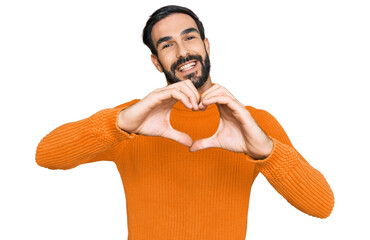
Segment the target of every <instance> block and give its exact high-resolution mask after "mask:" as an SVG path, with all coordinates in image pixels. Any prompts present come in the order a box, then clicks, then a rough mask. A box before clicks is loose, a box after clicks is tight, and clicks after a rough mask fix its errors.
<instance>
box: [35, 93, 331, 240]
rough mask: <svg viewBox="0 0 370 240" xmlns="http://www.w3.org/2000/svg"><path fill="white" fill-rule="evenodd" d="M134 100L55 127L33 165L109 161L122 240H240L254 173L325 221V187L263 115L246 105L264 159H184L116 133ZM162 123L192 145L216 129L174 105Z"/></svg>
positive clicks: (178, 149) (211, 109)
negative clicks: (119, 188) (267, 148)
mask: <svg viewBox="0 0 370 240" xmlns="http://www.w3.org/2000/svg"><path fill="white" fill-rule="evenodd" d="M137 101H139V99H135V100H132V101H130V102H127V103H125V104H122V105H120V106H117V107H115V108H111V109H104V110H101V111H99V112H97V113H96V114H94V115H92V116H91V117H89V118H86V119H83V120H80V121H77V122H72V123H68V124H64V125H62V126H60V127H58V128H56V129H55V130H54V131H52V132H51V133H49V134H48V135H47V136H45V137H44V138H43V139H42V140H41V142H40V143H39V145H38V147H37V152H36V161H37V163H38V164H39V165H40V166H43V167H46V168H50V169H70V168H73V167H76V166H78V165H80V164H83V163H88V162H94V161H100V160H108V161H113V162H115V163H116V166H117V169H118V171H119V173H120V176H121V179H122V182H123V185H124V190H125V196H126V207H127V224H128V239H129V240H144V239H145V240H157V239H158V240H163V239H166V240H167V239H169V240H172V239H173V240H182V239H184V240H185V239H186V240H217V239H220V240H228V239H230V240H239V239H245V236H246V230H247V214H248V205H249V196H250V191H251V187H252V184H253V181H254V179H255V178H256V176H257V175H258V173H259V172H261V173H262V174H263V175H264V176H265V177H266V178H267V180H268V181H269V182H270V183H271V185H272V186H273V187H274V188H275V189H276V190H277V191H278V192H279V193H280V194H281V195H282V196H283V197H284V198H286V199H287V201H288V202H289V203H291V204H292V205H293V206H295V207H296V208H298V209H299V210H301V211H303V212H305V213H307V214H309V215H312V216H315V217H319V218H326V217H328V216H329V215H330V213H331V211H332V208H333V205H334V196H333V193H332V191H331V189H330V186H329V185H328V183H327V182H326V180H325V178H324V177H323V175H322V174H321V173H320V172H319V171H317V170H316V169H314V168H313V167H311V166H310V165H309V164H308V163H307V161H306V160H305V159H304V158H303V157H302V156H301V155H300V154H299V153H298V152H297V151H296V150H295V149H294V147H293V146H292V144H291V142H290V140H289V138H288V136H287V135H286V133H285V131H284V130H283V128H282V127H281V126H280V124H279V123H278V122H277V120H276V119H275V118H274V117H273V116H272V115H270V114H269V113H268V112H266V111H264V110H259V109H255V108H253V107H250V106H247V107H246V109H247V110H248V111H249V112H250V113H251V114H252V116H253V117H254V119H255V120H256V121H257V123H258V124H259V125H260V127H261V128H262V129H263V130H264V131H265V132H266V134H267V135H269V136H270V137H271V138H272V139H273V141H274V149H273V151H272V152H271V154H270V156H269V157H268V158H266V159H264V160H254V159H252V158H251V157H249V156H248V155H246V154H244V153H234V152H230V151H227V150H224V149H221V148H209V149H204V150H200V151H197V152H194V153H191V152H189V148H188V147H186V146H183V145H181V144H179V143H177V142H175V141H173V140H171V139H167V138H162V137H152V136H144V135H138V134H135V133H131V134H128V133H126V132H124V131H122V130H121V129H120V128H118V126H117V117H118V113H119V112H120V111H121V110H123V109H124V108H126V107H128V106H130V105H131V104H134V103H135V102H137ZM170 122H171V125H172V126H173V128H174V129H176V130H178V131H182V132H185V133H187V134H188V135H189V136H191V137H192V139H193V141H195V140H197V139H201V138H206V137H210V136H211V135H213V134H214V133H215V132H216V130H217V128H218V124H219V113H218V108H217V106H216V105H215V104H213V105H211V106H208V108H207V109H206V110H205V111H204V112H203V111H196V112H193V111H192V110H190V109H187V108H186V107H185V106H184V105H183V104H182V102H180V101H178V102H177V103H176V104H175V105H174V107H173V109H172V110H171V117H170Z"/></svg>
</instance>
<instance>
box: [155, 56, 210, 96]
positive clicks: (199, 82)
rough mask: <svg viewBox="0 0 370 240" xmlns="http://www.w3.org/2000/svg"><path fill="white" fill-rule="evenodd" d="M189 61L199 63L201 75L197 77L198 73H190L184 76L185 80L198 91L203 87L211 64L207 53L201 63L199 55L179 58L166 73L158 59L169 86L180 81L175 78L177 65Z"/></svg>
mask: <svg viewBox="0 0 370 240" xmlns="http://www.w3.org/2000/svg"><path fill="white" fill-rule="evenodd" d="M190 60H198V61H199V62H200V64H201V65H202V73H201V75H200V76H197V73H198V71H196V72H193V73H190V74H188V75H186V76H185V78H186V79H189V80H191V81H192V83H193V84H194V86H195V88H197V89H198V88H200V87H201V86H203V84H204V83H205V82H206V81H207V79H208V76H209V72H210V71H211V62H210V60H209V56H208V53H207V51H206V58H205V59H204V61H203V58H202V56H200V55H188V56H187V57H186V58H184V57H180V58H179V59H178V60H177V61H176V62H175V63H174V64H172V66H171V70H170V71H167V70H166V69H165V68H164V67H163V65H162V63H161V62H160V61H159V59H158V62H159V64H160V65H161V66H162V69H163V72H164V75H165V76H166V79H167V82H168V83H169V84H173V83H177V82H180V81H181V80H180V79H179V78H177V77H176V72H175V71H176V68H177V67H178V66H179V65H181V64H183V63H186V62H187V61H190Z"/></svg>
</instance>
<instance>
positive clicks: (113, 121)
mask: <svg viewBox="0 0 370 240" xmlns="http://www.w3.org/2000/svg"><path fill="white" fill-rule="evenodd" d="M129 106H130V104H127V105H126V104H125V105H123V106H121V107H118V108H108V109H103V110H101V111H99V112H97V113H95V114H94V115H92V116H91V117H90V126H91V134H92V135H93V136H95V137H96V138H97V140H98V141H99V142H100V143H101V144H102V145H105V146H110V145H112V144H114V143H117V142H119V141H122V140H127V139H132V138H134V137H135V136H136V134H135V133H130V134H128V133H127V132H125V131H123V130H122V129H120V128H119V127H118V115H119V113H120V112H121V111H122V110H123V109H125V108H127V107H129Z"/></svg>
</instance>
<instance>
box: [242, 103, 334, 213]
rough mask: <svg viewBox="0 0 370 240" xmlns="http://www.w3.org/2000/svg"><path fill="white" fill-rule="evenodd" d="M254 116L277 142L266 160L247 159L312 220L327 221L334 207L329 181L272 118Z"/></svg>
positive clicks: (259, 113)
mask: <svg viewBox="0 0 370 240" xmlns="http://www.w3.org/2000/svg"><path fill="white" fill-rule="evenodd" d="M252 112H253V111H252ZM252 116H253V117H254V118H255V120H256V121H257V122H258V124H259V125H260V127H261V128H262V129H263V130H264V131H265V133H266V134H267V135H268V136H269V137H270V138H271V139H272V140H273V142H274V147H273V150H272V152H271V153H270V155H269V156H268V157H267V158H266V159H264V160H254V159H253V158H251V157H249V156H248V155H246V156H247V159H248V160H249V161H253V162H254V163H255V164H256V169H257V170H258V171H259V172H261V173H262V174H263V175H264V176H265V177H266V179H267V180H268V182H269V183H270V184H271V185H272V186H273V187H274V188H275V190H276V191H277V192H278V193H279V194H280V195H282V196H283V197H284V198H285V199H286V200H287V201H288V202H289V203H290V204H292V205H293V206H294V207H296V208H297V209H299V210H301V211H302V212H304V213H307V214H309V215H311V216H314V217H318V218H327V217H328V216H329V215H330V214H331V212H332V210H333V207H334V194H333V192H332V190H331V188H330V186H329V184H328V183H327V181H326V179H325V177H324V176H323V175H322V174H321V173H320V172H319V171H318V170H316V169H315V168H313V167H312V166H311V165H310V164H309V163H308V162H307V161H306V160H305V158H304V157H303V156H302V155H301V154H300V153H299V152H298V151H297V150H296V149H295V148H294V147H293V145H292V143H291V142H290V140H289V138H288V136H287V134H286V133H285V131H284V129H283V128H282V127H281V125H280V124H279V122H278V121H277V120H276V119H275V118H274V117H273V116H272V115H271V114H269V113H268V112H266V111H264V110H256V112H255V113H252Z"/></svg>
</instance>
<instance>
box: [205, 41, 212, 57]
mask: <svg viewBox="0 0 370 240" xmlns="http://www.w3.org/2000/svg"><path fill="white" fill-rule="evenodd" d="M203 42H204V46H206V50H207V53H208V55H210V53H211V52H210V48H209V41H208V38H204V40H203Z"/></svg>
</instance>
